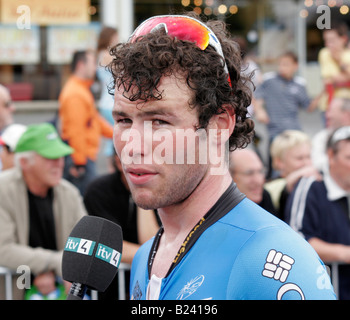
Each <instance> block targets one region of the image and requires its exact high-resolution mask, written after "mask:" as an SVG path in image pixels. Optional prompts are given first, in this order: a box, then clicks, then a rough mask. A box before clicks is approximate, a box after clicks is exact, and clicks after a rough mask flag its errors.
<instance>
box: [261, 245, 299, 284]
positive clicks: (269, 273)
mask: <svg viewBox="0 0 350 320" xmlns="http://www.w3.org/2000/svg"><path fill="white" fill-rule="evenodd" d="M293 264H294V259H293V258H291V257H290V256H287V255H286V254H283V253H282V252H278V251H276V250H273V249H271V250H270V251H269V253H268V254H267V257H266V263H265V265H264V270H263V272H262V275H263V276H264V277H267V278H270V279H275V280H277V281H278V280H279V281H281V282H282V283H284V282H286V280H287V278H288V276H289V272H290V270H291V269H292V266H293Z"/></svg>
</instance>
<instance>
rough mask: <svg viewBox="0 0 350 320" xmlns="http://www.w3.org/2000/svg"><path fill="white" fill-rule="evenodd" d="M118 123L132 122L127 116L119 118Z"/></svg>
mask: <svg viewBox="0 0 350 320" xmlns="http://www.w3.org/2000/svg"><path fill="white" fill-rule="evenodd" d="M116 122H117V123H120V124H129V123H132V122H131V120H130V119H127V118H124V119H117V120H116Z"/></svg>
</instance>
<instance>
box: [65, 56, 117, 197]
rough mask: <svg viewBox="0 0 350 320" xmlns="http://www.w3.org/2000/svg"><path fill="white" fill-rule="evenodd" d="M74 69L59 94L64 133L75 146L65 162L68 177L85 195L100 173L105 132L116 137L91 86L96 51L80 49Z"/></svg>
mask: <svg viewBox="0 0 350 320" xmlns="http://www.w3.org/2000/svg"><path fill="white" fill-rule="evenodd" d="M71 68H72V72H73V74H72V75H71V76H70V77H69V79H68V81H67V82H66V84H65V85H64V87H63V88H62V91H61V93H60V96H59V118H60V120H61V131H62V132H61V135H62V139H63V140H64V141H66V142H67V143H68V144H69V145H70V146H71V147H72V148H73V149H74V152H73V153H72V155H70V156H68V157H67V159H66V163H65V170H64V177H65V179H67V180H68V181H70V182H72V183H73V184H74V185H75V186H76V187H77V188H78V189H79V190H80V192H81V194H82V195H83V194H84V192H85V188H86V186H87V185H88V184H89V182H90V181H91V180H92V179H93V178H94V177H95V176H96V163H95V162H96V159H97V155H98V152H99V148H100V139H101V136H104V137H106V138H112V136H113V127H112V126H111V125H110V124H109V123H108V122H107V121H106V120H105V119H104V118H103V117H102V116H101V115H100V114H99V113H98V110H97V108H96V106H95V101H94V97H93V94H92V93H91V91H90V87H91V85H92V83H93V81H94V78H95V74H96V54H95V52H94V51H77V52H75V53H74V55H73V59H72V66H71Z"/></svg>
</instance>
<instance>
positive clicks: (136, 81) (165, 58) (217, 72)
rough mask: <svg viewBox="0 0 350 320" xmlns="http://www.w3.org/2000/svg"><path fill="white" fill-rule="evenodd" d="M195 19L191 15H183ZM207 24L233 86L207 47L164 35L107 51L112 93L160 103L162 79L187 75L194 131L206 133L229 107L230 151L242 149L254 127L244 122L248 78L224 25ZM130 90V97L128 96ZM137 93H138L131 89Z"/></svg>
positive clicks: (248, 100) (218, 58) (248, 96)
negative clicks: (121, 92) (232, 124)
mask: <svg viewBox="0 0 350 320" xmlns="http://www.w3.org/2000/svg"><path fill="white" fill-rule="evenodd" d="M187 15H189V16H192V17H194V18H196V19H198V20H200V19H199V17H198V16H197V15H195V14H193V13H191V14H187ZM206 25H207V26H208V27H209V28H210V29H211V30H212V31H213V32H214V33H215V35H216V36H217V38H218V39H219V41H220V43H221V46H222V50H223V53H224V56H225V58H226V64H227V67H228V70H229V73H230V78H231V84H232V85H231V86H230V85H229V82H228V76H227V74H226V73H225V70H224V61H223V58H222V57H221V56H220V55H219V54H218V53H217V52H216V51H215V49H214V48H212V47H211V46H208V47H207V48H206V49H205V50H204V51H202V50H201V49H200V48H198V47H197V46H196V45H195V44H194V43H192V42H190V41H182V40H178V39H176V38H173V37H171V36H169V35H166V34H165V32H164V31H163V30H157V31H155V32H152V33H149V34H146V35H144V36H141V37H139V38H138V39H136V40H135V42H132V43H130V42H127V43H120V44H118V45H116V46H115V47H113V48H112V49H111V50H110V53H111V55H112V56H113V60H112V62H111V63H110V65H109V70H110V72H111V73H112V75H113V79H114V81H113V88H118V90H120V89H121V88H122V89H123V90H124V95H125V94H126V93H129V95H128V99H129V100H130V101H138V100H141V101H144V102H146V101H150V100H153V99H156V100H160V99H162V92H160V91H159V90H158V86H159V83H160V80H161V78H162V77H163V76H170V75H172V74H175V75H177V74H180V75H185V77H186V82H187V84H188V86H189V87H190V88H191V89H192V90H193V92H194V98H193V101H190V102H189V103H190V106H191V107H192V108H196V109H197V112H198V127H197V129H199V128H206V127H207V125H208V123H209V120H210V119H211V117H212V116H213V115H216V114H220V113H222V112H225V109H224V108H223V107H226V108H227V106H232V108H233V109H234V112H235V114H236V126H235V129H234V132H233V133H232V135H231V136H230V139H229V146H230V151H233V150H235V149H236V148H244V147H246V146H247V145H248V144H249V143H250V142H251V139H252V137H253V134H254V122H253V120H252V119H250V118H249V117H247V107H248V106H249V105H250V103H251V95H252V92H251V86H252V85H251V76H248V77H245V76H244V75H243V74H242V72H241V71H242V59H241V53H240V48H239V46H238V44H237V43H236V42H235V41H234V40H233V39H232V38H231V37H230V35H229V33H228V32H227V30H226V25H225V23H224V22H222V21H214V20H212V21H208V22H207V23H206ZM131 88H132V95H130V93H131ZM135 88H137V90H135Z"/></svg>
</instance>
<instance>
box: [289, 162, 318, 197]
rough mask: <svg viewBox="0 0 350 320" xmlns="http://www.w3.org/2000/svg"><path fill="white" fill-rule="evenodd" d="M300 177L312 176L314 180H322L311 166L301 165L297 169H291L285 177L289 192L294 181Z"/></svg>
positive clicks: (293, 185)
mask: <svg viewBox="0 0 350 320" xmlns="http://www.w3.org/2000/svg"><path fill="white" fill-rule="evenodd" d="M302 177H314V178H315V179H316V180H322V175H321V174H320V172H319V171H318V170H317V169H315V168H314V167H313V166H306V167H302V168H300V169H298V170H295V171H293V172H292V173H290V174H289V175H288V176H287V177H286V178H285V179H286V182H287V184H286V188H287V191H288V192H291V191H292V190H293V189H294V187H295V185H296V183H297V182H298V181H299V180H300V178H302Z"/></svg>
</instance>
